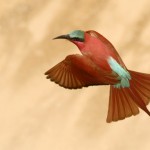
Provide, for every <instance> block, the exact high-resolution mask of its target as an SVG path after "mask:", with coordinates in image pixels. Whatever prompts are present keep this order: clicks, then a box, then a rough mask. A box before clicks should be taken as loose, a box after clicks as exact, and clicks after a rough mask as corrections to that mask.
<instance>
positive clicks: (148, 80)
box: [107, 70, 150, 123]
mask: <svg viewBox="0 0 150 150" xmlns="http://www.w3.org/2000/svg"><path fill="white" fill-rule="evenodd" d="M128 71H129V73H130V75H131V80H130V87H129V88H115V87H114V86H112V85H111V86H110V97H109V109H108V116H107V122H108V123H109V122H112V121H118V120H122V119H125V118H127V117H130V116H132V115H137V114H138V113H139V108H141V109H142V110H144V111H145V112H146V113H147V114H148V115H149V116H150V112H149V110H148V109H147V107H146V105H147V104H148V103H149V102H150V74H144V73H139V72H135V71H131V70H128Z"/></svg>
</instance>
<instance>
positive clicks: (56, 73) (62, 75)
mask: <svg viewBox="0 0 150 150" xmlns="http://www.w3.org/2000/svg"><path fill="white" fill-rule="evenodd" d="M54 39H67V40H69V41H70V42H72V43H74V44H75V45H76V46H77V47H78V48H79V50H80V51H81V53H82V55H80V54H74V55H69V56H67V57H66V58H65V59H64V60H63V61H61V62H60V63H58V64H57V65H56V66H54V67H52V68H51V69H49V70H48V71H47V72H46V73H45V75H47V79H50V80H51V81H54V82H55V83H57V84H59V85H60V86H62V87H64V88H68V89H78V88H82V87H87V86H92V85H110V97H109V108H108V115H107V122H112V121H118V120H122V119H125V118H126V117H130V116H132V115H137V114H138V113H139V108H141V109H142V110H144V111H145V112H146V113H147V114H148V115H149V116H150V112H149V110H148V109H147V107H146V105H147V104H148V103H149V101H150V74H144V73H139V72H135V71H131V70H128V69H127V67H126V66H125V64H124V63H123V61H122V59H121V57H120V56H119V54H118V53H117V51H116V49H115V48H114V46H113V45H112V44H111V43H110V42H109V41H108V40H107V39H106V38H105V37H103V36H102V35H101V34H99V33H98V32H96V31H93V30H89V31H81V30H75V31H73V32H71V33H69V34H67V35H61V36H58V37H56V38H54Z"/></svg>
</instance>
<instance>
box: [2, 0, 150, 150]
mask: <svg viewBox="0 0 150 150" xmlns="http://www.w3.org/2000/svg"><path fill="white" fill-rule="evenodd" d="M75 29H82V30H88V29H94V30H96V31H98V32H100V33H102V34H103V35H104V36H105V37H107V38H108V39H109V40H110V41H111V42H112V43H113V44H114V45H115V47H116V48H117V49H118V51H119V53H120V55H121V56H122V58H123V60H124V61H125V63H126V64H127V66H128V68H130V69H133V70H136V71H141V72H147V73H148V72H149V73H150V1H149V0H139V1H137V0H132V1H130V0H80V1H77V0H31V1H29V0H1V1H0V93H1V94H0V150H110V149H111V150H134V149H136V150H149V149H150V117H148V116H147V114H145V113H144V112H143V111H141V113H140V115H138V116H136V117H131V118H128V119H125V120H123V121H119V122H116V123H111V124H107V123H106V121H105V120H106V115H107V109H108V94H109V87H100V86H97V87H89V88H83V89H81V90H66V89H63V88H62V87H59V86H58V85H56V84H54V83H52V82H50V81H49V80H46V79H45V76H44V72H45V71H47V70H48V69H49V68H50V67H52V66H53V65H55V64H56V63H58V62H59V61H61V60H62V59H64V57H65V56H66V55H69V54H73V53H79V51H78V49H77V48H76V47H75V46H74V45H73V44H71V43H69V42H67V41H65V40H57V41H53V40H51V39H52V38H53V37H55V36H58V35H61V34H65V33H68V32H70V31H72V30H75ZM149 109H150V106H149Z"/></svg>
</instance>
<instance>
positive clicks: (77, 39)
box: [72, 37, 84, 42]
mask: <svg viewBox="0 0 150 150" xmlns="http://www.w3.org/2000/svg"><path fill="white" fill-rule="evenodd" d="M72 39H73V40H75V41H80V42H83V41H84V39H81V38H78V37H74V38H72Z"/></svg>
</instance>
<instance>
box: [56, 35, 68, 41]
mask: <svg viewBox="0 0 150 150" xmlns="http://www.w3.org/2000/svg"><path fill="white" fill-rule="evenodd" d="M55 39H67V40H69V39H70V36H69V34H66V35H60V36H57V37H55V38H53V40H55Z"/></svg>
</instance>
